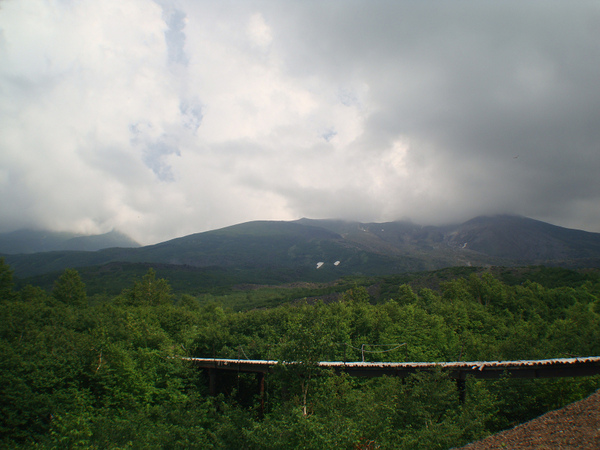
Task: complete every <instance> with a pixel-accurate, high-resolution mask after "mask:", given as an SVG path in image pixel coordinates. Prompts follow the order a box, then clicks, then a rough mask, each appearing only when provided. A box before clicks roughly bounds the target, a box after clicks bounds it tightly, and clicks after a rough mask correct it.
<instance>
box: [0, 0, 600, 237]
mask: <svg viewBox="0 0 600 450" xmlns="http://www.w3.org/2000/svg"><path fill="white" fill-rule="evenodd" d="M599 80H600V3H598V2H597V1H576V2H568V1H552V0H543V1H536V0H530V1H527V2H523V1H522V0H517V1H513V0H506V1H502V2H497V1H486V0H472V1H461V0H457V1H435V0H432V1H415V0H394V1H392V0H390V1H385V0H378V1H372V0H323V1H316V0H286V1H282V0H280V1H276V0H265V1H259V0H245V1H242V0H238V1H228V0H222V1H218V2H217V1H214V0H209V1H208V0H207V1H205V0H103V1H97V0H27V1H22V0H0V196H1V198H2V201H1V202H0V231H1V232H7V231H12V230H16V229H20V228H45V229H51V230H56V231H74V232H79V233H86V234H96V233H105V232H108V231H110V230H113V229H116V230H119V231H121V232H124V233H126V234H128V235H130V236H131V237H133V238H134V239H136V240H137V241H138V242H140V243H142V244H151V243H156V242H160V241H164V240H167V239H171V238H174V237H178V236H183V235H187V234H191V233H196V232H202V231H207V230H211V229H217V228H221V227H225V226H229V225H233V224H236V223H241V222H246V221H250V220H294V219H298V218H301V217H308V218H313V219H323V218H336V219H346V220H357V221H362V222H386V221H393V220H410V221H412V222H414V223H417V224H422V225H441V224H448V223H458V222H461V221H465V220H468V219H470V218H472V217H475V216H478V215H488V214H519V215H523V216H527V217H532V218H535V219H539V220H544V221H547V222H550V223H553V224H556V225H560V226H565V227H570V228H578V229H584V230H587V231H593V232H600V81H599Z"/></svg>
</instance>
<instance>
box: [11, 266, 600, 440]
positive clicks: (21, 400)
mask: <svg viewBox="0 0 600 450" xmlns="http://www.w3.org/2000/svg"><path fill="white" fill-rule="evenodd" d="M500 273H501V272H498V271H496V272H493V271H492V272H487V271H483V272H477V273H475V272H473V273H470V274H469V273H465V272H462V275H461V272H460V271H457V272H456V275H457V276H456V277H454V278H451V277H450V278H447V279H446V280H445V281H441V282H440V280H439V278H438V279H436V283H428V282H423V283H421V285H423V286H425V285H429V286H430V287H417V286H418V285H419V283H413V284H412V286H413V287H411V286H410V285H408V284H405V283H396V284H394V282H395V281H394V280H395V279H394V278H392V277H390V278H387V279H380V280H379V285H378V286H379V287H378V293H377V294H375V293H374V291H373V290H372V289H367V286H368V285H369V283H367V282H365V283H363V281H364V280H361V279H356V280H355V281H356V282H355V284H354V285H351V286H350V287H349V288H348V289H346V290H345V291H344V292H343V293H342V294H341V295H339V296H330V297H327V296H324V297H323V299H324V301H321V300H318V299H307V300H303V299H302V298H298V299H296V301H286V302H285V303H283V304H280V305H277V306H273V307H268V308H267V307H262V308H253V307H252V305H251V304H249V303H248V298H249V297H248V296H249V295H250V294H249V293H246V292H243V291H242V294H240V291H236V292H234V291H231V292H221V293H219V294H217V293H213V294H204V295H200V296H191V295H189V294H182V293H178V294H177V295H175V294H173V292H172V290H171V286H170V283H169V281H168V280H166V279H161V278H157V276H156V273H155V272H154V271H153V270H152V269H150V270H149V271H148V272H147V273H146V274H145V275H143V276H140V277H139V278H137V280H136V281H135V282H134V283H132V284H131V285H130V286H128V287H127V288H125V289H124V290H123V291H122V292H121V293H120V294H118V295H114V296H113V295H107V294H97V295H93V296H88V295H87V292H86V286H85V284H84V283H83V281H82V279H81V277H80V275H79V273H78V272H77V271H75V270H72V269H68V270H66V271H64V272H63V274H62V275H61V276H60V277H59V278H57V279H56V280H55V283H54V286H53V288H52V290H51V291H45V290H43V289H41V288H39V287H34V286H29V285H28V286H24V287H20V288H19V289H16V288H15V287H14V283H13V279H12V271H11V269H10V267H9V266H7V265H6V264H5V263H4V262H3V261H2V260H0V298H1V303H0V311H1V313H0V317H1V319H2V320H1V321H0V355H2V357H1V359H0V421H1V422H0V436H1V437H0V439H1V441H0V446H2V447H3V448H32V447H37V448H61V449H62V448H97V449H105V448H113V449H117V448H119V449H122V448H144V449H148V448H231V449H243V448H247V449H264V448H272V449H283V448H307V449H320V448H341V449H344V448H346V449H374V448H382V449H383V448H400V449H419V448H421V449H433V448H438V449H446V448H451V447H454V446H459V445H462V444H465V443H467V442H471V441H473V440H476V439H479V438H481V437H484V436H486V435H489V434H490V433H493V432H495V431H498V430H501V429H505V428H507V427H510V426H512V425H515V424H517V423H520V422H523V421H526V420H528V419H531V418H533V417H535V416H538V415H540V414H542V413H543V412H545V411H548V410H550V409H554V408H558V407H561V406H563V405H565V404H567V403H569V402H572V401H574V400H578V399H581V398H583V397H585V396H586V395H588V394H589V393H590V392H593V391H594V390H596V389H598V388H600V377H599V376H594V377H581V378H565V379H543V380H542V379H534V380H511V379H508V378H504V379H500V380H495V381H494V380H475V379H468V380H467V386H466V399H465V401H464V403H461V402H460V401H459V396H458V394H457V389H456V384H455V383H454V382H453V381H452V380H450V379H448V378H447V377H446V375H444V374H443V373H441V372H440V373H417V374H416V375H413V376H410V377H409V378H407V379H398V378H388V377H382V378H371V379H365V378H353V377H350V376H348V375H344V374H335V373H333V372H329V371H326V370H323V369H319V368H317V367H316V366H315V365H314V364H313V363H314V362H316V361H320V360H348V361H349V360H360V359H361V352H360V350H358V349H360V348H361V346H362V345H363V344H366V346H365V348H366V349H367V350H368V352H367V353H365V355H366V357H365V359H366V360H367V361H455V360H463V361H467V360H507V359H538V358H554V357H569V356H592V355H600V304H599V302H600V300H599V299H600V279H599V277H598V275H597V274H596V273H585V272H577V273H576V272H570V271H565V270H562V271H561V272H556V271H553V270H548V271H546V270H545V269H543V268H538V270H537V271H535V272H532V273H534V274H535V276H534V277H530V278H531V279H529V280H528V279H526V278H527V277H523V278H521V279H519V280H516V278H515V277H516V275H515V274H514V273H513V274H512V275H511V276H512V277H513V278H512V281H513V282H511V281H510V280H509V278H507V277H506V276H505V277H504V278H501V277H500V275H499V274H500ZM559 275H560V276H559ZM534 278H535V280H536V281H533V279H534ZM501 279H503V281H501ZM396 280H397V279H396ZM517 281H518V282H517ZM434 285H435V286H434ZM269 289H273V292H277V290H276V289H277V288H264V289H263V290H262V291H261V295H263V296H264V297H265V301H264V302H262V303H261V305H263V306H264V305H265V304H268V303H269V298H270V299H271V304H273V305H275V304H276V303H277V301H276V298H278V295H279V294H277V293H275V294H272V296H271V297H269V293H268V292H269ZM247 295H248V296H247ZM399 344H403V345H401V346H399V347H398V345H399ZM396 347H397V348H396ZM383 349H393V350H392V351H386V352H382V350H383ZM370 352H373V353H370ZM181 356H198V357H213V356H215V357H222V358H243V359H246V358H248V359H274V360H280V361H298V362H301V364H294V365H287V366H282V367H279V368H278V369H277V370H275V371H274V372H273V373H270V374H268V375H267V380H266V398H265V409H264V413H261V409H260V407H259V405H260V402H259V398H258V396H257V389H256V380H255V378H254V377H253V376H250V375H245V374H236V373H232V374H231V376H230V377H229V378H228V379H225V380H222V383H221V387H220V393H219V394H218V395H217V396H214V397H211V396H209V395H208V387H207V378H206V375H205V374H204V373H203V372H202V371H199V370H197V369H195V368H194V367H193V366H192V365H190V364H189V363H188V362H186V361H184V360H182V359H181V358H180V357H181Z"/></svg>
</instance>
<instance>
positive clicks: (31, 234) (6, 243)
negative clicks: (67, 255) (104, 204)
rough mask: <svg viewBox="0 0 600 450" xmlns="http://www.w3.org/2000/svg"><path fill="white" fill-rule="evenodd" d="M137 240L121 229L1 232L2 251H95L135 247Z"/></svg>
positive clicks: (137, 245) (0, 248)
mask: <svg viewBox="0 0 600 450" xmlns="http://www.w3.org/2000/svg"><path fill="white" fill-rule="evenodd" d="M139 246H140V244H138V243H137V242H136V241H134V240H133V239H131V238H130V237H129V236H127V235H125V234H123V233H120V232H119V231H115V230H113V231H110V232H108V233H104V234H98V235H92V236H86V235H82V234H77V233H69V232H57V231H48V230H17V231H12V232H9V233H0V253H6V254H18V253H39V252H50V251H56V250H80V251H88V252H93V251H97V250H102V249H105V248H111V247H124V248H135V247H139Z"/></svg>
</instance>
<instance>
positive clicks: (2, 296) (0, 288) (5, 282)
mask: <svg viewBox="0 0 600 450" xmlns="http://www.w3.org/2000/svg"><path fill="white" fill-rule="evenodd" d="M13 287H14V282H13V271H12V270H11V268H10V266H9V265H8V264H6V263H5V262H4V258H0V300H10V299H11V298H13V295H14V294H13Z"/></svg>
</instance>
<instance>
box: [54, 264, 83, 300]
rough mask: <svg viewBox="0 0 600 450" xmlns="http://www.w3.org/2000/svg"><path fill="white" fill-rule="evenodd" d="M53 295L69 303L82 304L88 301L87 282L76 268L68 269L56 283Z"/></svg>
mask: <svg viewBox="0 0 600 450" xmlns="http://www.w3.org/2000/svg"><path fill="white" fill-rule="evenodd" d="M52 295H53V296H54V298H55V299H56V300H58V301H59V302H63V303H65V304H67V305H73V306H82V305H85V304H86V303H87V294H86V289H85V284H84V283H83V281H82V280H81V277H80V276H79V272H77V271H76V270H75V269H66V270H65V271H64V272H63V274H62V275H61V276H60V278H59V279H58V280H56V282H55V283H54V289H52Z"/></svg>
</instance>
